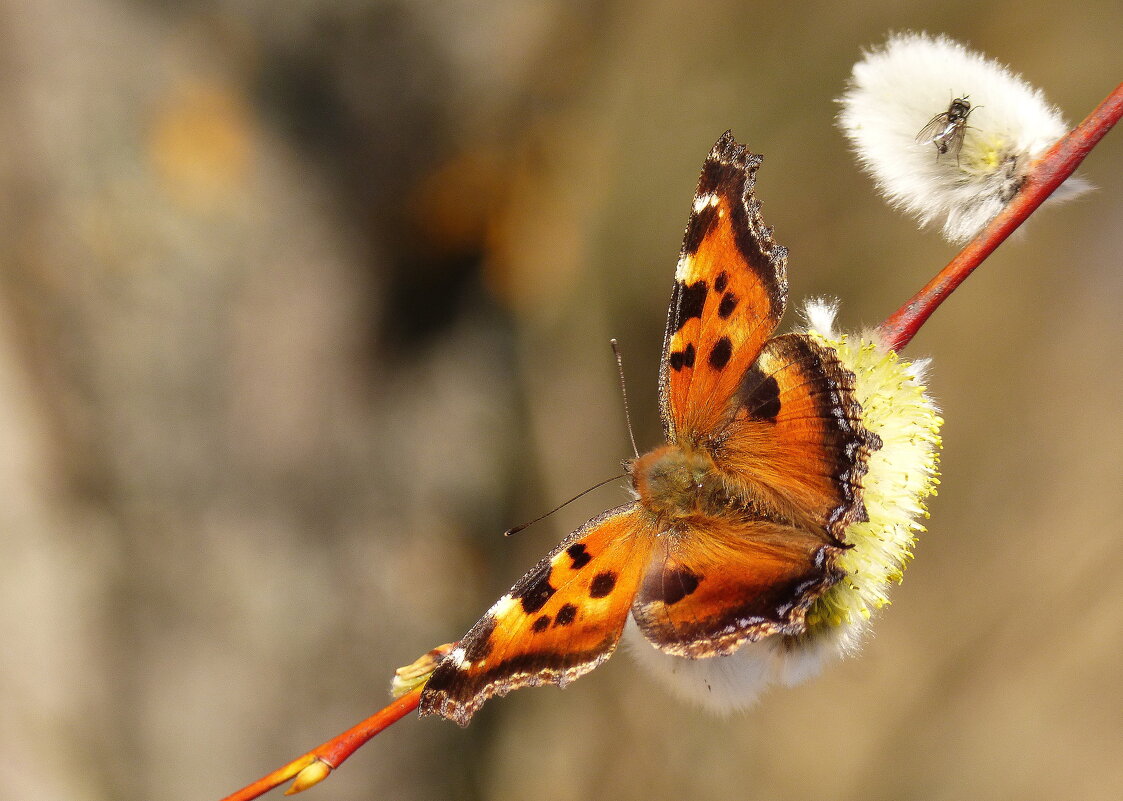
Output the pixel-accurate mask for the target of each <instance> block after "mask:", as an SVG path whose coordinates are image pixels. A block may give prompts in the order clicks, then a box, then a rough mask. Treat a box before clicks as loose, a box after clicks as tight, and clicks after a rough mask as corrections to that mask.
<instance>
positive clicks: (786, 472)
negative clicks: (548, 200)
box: [420, 132, 881, 726]
mask: <svg viewBox="0 0 1123 801" xmlns="http://www.w3.org/2000/svg"><path fill="white" fill-rule="evenodd" d="M760 163H761V158H760V157H759V156H756V155H753V154H752V153H749V152H748V150H747V149H746V148H745V147H744V146H743V145H739V144H737V142H735V141H734V139H733V136H732V134H731V133H729V132H726V133H725V134H724V135H723V136H722V137H721V138H720V139H719V140H718V141H717V144H715V145H714V148H713V150H712V151H711V152H710V155H709V157H708V158H707V159H706V162H705V164H704V165H703V167H702V176H701V178H700V179H699V182H698V192H697V194H696V195H695V197H694V204H693V210H692V212H691V215H690V221H689V223H688V224H687V227H686V236H685V239H684V240H683V245H682V253H681V255H680V256H679V261H678V268H677V270H676V272H675V285H674V291H673V293H672V295H671V307H670V311H669V313H668V318H667V331H666V335H665V337H664V341H663V356H662V362H661V364H660V371H659V398H660V403H659V406H660V412H661V417H662V421H663V432H664V434H665V435H666V439H667V444H665V445H662V446H660V447H658V448H656V449H655V450H653V451H650V452H649V453H646V454H644V455H643V456H640V457H639V458H637V459H634V460H630V461H628V462H627V463H626V465H625V469H626V470H627V473H628V475H629V477H630V480H631V484H632V488H633V490H634V493H635V496H636V499H635V500H634V501H633V502H631V503H628V504H625V505H623V506H619V507H617V508H615V509H611V510H609V511H607V512H605V513H603V514H601V515H600V516H598V517H596V518H594V519H592V520H590V521H589V522H588V523H586V524H585V525H584V526H582V527H581V528H579V529H578V530H577V531H575V532H573V533H572V534H571V535H569V536H568V537H567V538H566V539H565V540H563V541H562V543H561V544H560V545H558V546H557V548H555V549H554V550H553V551H551V552H550V554H549V555H548V556H546V558H545V559H543V560H542V561H541V562H539V563H538V564H537V565H536V566H535V567H534V568H533V569H532V570H531V571H530V572H529V573H527V574H526V575H525V576H523V577H522V578H521V579H519V580H518V582H516V583H515V586H514V587H512V588H511V590H510V592H508V593H507V594H506V595H504V596H503V597H502V598H500V599H499V600H498V601H497V602H496V603H495V604H494V605H493V606H492V607H491V609H489V610H488V612H487V614H485V615H484V616H483V618H481V619H480V621H479V622H478V623H476V625H475V626H473V627H472V629H471V630H470V631H469V632H468V633H467V634H466V635H464V637H463V638H462V639H461V640H460V642H459V644H458V646H457V647H456V648H455V649H453V650H452V651H451V652H449V653H448V654H447V655H446V656H445V657H444V658H443V659H442V660H441V661H440V663H439V664H438V665H437V667H436V669H435V670H434V672H433V674H432V676H431V678H430V679H429V682H428V684H427V685H426V686H425V690H424V691H423V693H422V696H421V701H420V711H421V714H422V715H428V714H438V715H442V716H444V717H446V718H449V719H450V720H453V721H455V722H457V723H459V724H460V725H462V726H465V725H467V724H468V722H469V720H471V717H472V715H473V714H475V712H476V710H477V709H479V708H480V706H481V705H482V704H483V703H484V702H485V701H486V700H487V699H488V698H491V697H492V696H494V695H505V694H506V693H507V692H509V691H510V690H514V689H517V688H519V687H527V686H534V685H540V684H548V683H553V684H557V685H559V686H564V685H565V684H567V683H568V682H570V681H572V680H573V679H576V678H578V677H579V676H582V675H584V674H585V673H588V672H589V671H590V670H592V669H593V668H595V667H596V666H597V665H599V664H600V663H601V662H603V661H604V660H606V659H608V657H609V656H611V654H612V652H613V650H615V648H616V644H617V642H618V641H619V640H620V635H621V632H622V631H623V629H624V625H625V623H626V622H627V619H628V614H629V612H630V613H631V615H632V616H633V618H634V619H635V621H636V624H637V625H638V627H639V630H640V631H641V632H642V634H643V635H644V636H645V637H646V638H647V639H648V640H649V641H650V642H651V643H652V644H653V645H654V646H655V647H656V648H657V649H659V650H660V651H663V652H665V653H667V654H673V655H676V656H680V657H688V658H692V659H699V658H705V657H714V656H721V655H725V654H730V653H732V652H733V651H735V650H737V648H739V647H740V646H741V645H742V644H744V643H746V642H751V641H755V640H760V639H762V638H764V637H770V636H780V637H798V636H799V635H800V634H802V633H803V632H804V631H805V629H806V623H805V616H806V613H807V610H808V608H809V607H810V606H811V604H812V603H814V602H815V600H816V599H818V598H819V597H820V596H822V595H823V593H824V592H826V591H827V590H828V589H829V588H830V587H831V586H832V585H833V584H835V583H836V582H838V581H839V580H840V579H841V578H842V576H843V573H842V571H841V570H840V569H839V568H838V567H837V566H836V561H837V559H838V555H839V554H840V553H841V552H842V551H843V550H844V549H845V548H847V547H848V546H847V542H846V538H845V532H846V528H847V526H849V525H850V524H851V523H855V522H858V521H864V520H865V519H866V511H865V507H864V505H863V503H862V483H861V482H862V476H863V475H864V474H865V472H866V462H867V460H868V458H869V454H870V453H871V452H872V451H874V450H876V449H877V448H879V447H880V446H881V442H880V440H879V439H878V437H877V436H876V435H874V434H872V433H870V432H869V431H868V430H866V428H865V427H864V426H863V425H862V423H861V408H860V407H859V405H858V403H857V401H855V400H854V394H853V382H854V376H853V374H852V373H850V372H849V371H848V370H846V369H845V368H844V367H843V366H842V365H841V364H840V363H839V360H838V358H837V357H836V356H835V354H834V351H833V350H831V349H830V348H828V347H825V346H824V345H821V344H819V343H818V342H817V341H816V340H815V339H813V338H812V337H810V336H808V335H805V334H784V335H782V336H777V337H773V336H772V334H773V332H774V331H775V329H776V326H777V325H778V324H779V322H780V318H781V317H782V316H783V314H784V306H785V304H786V302H787V288H788V287H787V278H786V276H785V263H786V261H787V251H786V250H785V249H784V248H783V247H781V246H779V245H777V244H776V243H775V242H774V241H773V239H772V230H771V229H770V228H768V227H767V226H766V225H765V224H764V222H763V220H762V219H761V217H760V204H759V202H758V201H757V199H756V197H755V195H754V194H753V188H754V186H755V183H756V170H757V168H758V167H759V166H760Z"/></svg>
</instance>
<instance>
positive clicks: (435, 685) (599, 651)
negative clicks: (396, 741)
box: [420, 504, 655, 726]
mask: <svg viewBox="0 0 1123 801" xmlns="http://www.w3.org/2000/svg"><path fill="white" fill-rule="evenodd" d="M647 520H648V519H647V518H646V517H645V515H644V513H643V512H642V511H641V510H640V509H639V508H638V507H637V505H636V504H627V505H625V506H621V507H618V508H616V509H613V510H611V511H608V512H605V513H604V514H602V515H600V516H599V517H596V518H594V519H593V520H590V521H589V522H588V523H586V524H585V525H584V526H582V527H581V528H580V529H578V530H577V531H575V532H574V533H573V534H571V535H570V536H569V537H567V538H566V539H565V540H563V541H562V543H561V544H560V545H559V546H558V547H557V548H555V549H554V550H553V551H551V552H550V554H549V555H548V556H546V558H544V559H543V560H542V561H541V562H539V563H538V564H537V565H536V566H535V567H534V568H533V569H532V570H531V571H530V572H528V573H527V574H526V575H525V576H523V577H522V578H521V579H519V580H518V582H516V583H515V586H514V587H512V588H511V590H510V592H508V593H507V594H506V595H504V596H503V597H502V598H500V599H499V600H498V601H497V602H496V603H495V604H494V605H493V606H492V607H491V609H490V610H488V612H487V614H486V615H484V616H483V617H482V618H481V619H480V620H479V622H477V623H476V625H475V626H473V627H472V629H471V630H470V631H469V632H468V633H467V634H466V635H465V636H464V637H463V638H462V639H461V640H460V642H459V644H458V646H457V647H456V648H455V649H454V650H453V651H452V652H450V653H449V654H448V655H447V656H446V657H445V658H444V659H442V660H441V662H440V664H439V665H438V666H437V668H436V670H434V672H433V675H432V676H431V677H430V679H429V681H428V683H427V684H426V685H425V690H424V691H423V692H422V695H421V702H420V713H421V714H422V715H430V714H437V715H441V716H443V717H446V718H448V719H449V720H452V721H455V722H456V723H458V724H460V725H461V726H467V725H468V722H469V721H470V720H471V718H472V715H473V714H475V712H476V710H477V709H479V708H480V706H481V705H483V703H484V702H485V701H486V700H487V699H488V698H491V697H492V696H494V695H506V694H507V693H508V692H510V691H511V690H515V689H518V688H520V687H529V686H536V685H540V684H557V685H558V686H560V687H564V686H565V685H566V684H568V683H569V682H571V681H573V680H574V679H576V678H578V677H580V676H583V675H584V674H586V673H588V672H589V671H590V670H592V669H593V668H595V667H596V666H597V665H599V664H600V663H601V662H603V661H604V660H606V659H608V657H609V656H611V655H612V652H613V650H615V648H616V643H617V642H618V641H619V639H620V634H621V632H622V631H623V628H624V623H625V622H626V620H627V617H628V611H629V609H630V608H631V605H632V599H633V598H634V597H635V593H636V587H637V586H638V584H639V581H640V577H641V576H642V574H643V571H644V568H645V567H646V564H647V562H648V557H649V556H650V553H651V550H652V548H653V547H654V541H655V538H654V532H653V531H652V530H651V528H650V523H649V522H647Z"/></svg>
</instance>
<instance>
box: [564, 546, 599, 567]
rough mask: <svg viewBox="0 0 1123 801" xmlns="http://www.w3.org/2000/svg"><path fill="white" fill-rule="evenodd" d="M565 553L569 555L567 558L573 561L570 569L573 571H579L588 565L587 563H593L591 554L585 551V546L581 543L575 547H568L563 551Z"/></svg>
mask: <svg viewBox="0 0 1123 801" xmlns="http://www.w3.org/2000/svg"><path fill="white" fill-rule="evenodd" d="M565 552H566V553H567V554H569V558H570V559H571V560H573V561H572V564H570V567H572V568H573V569H574V570H580V569H581V568H583V567H584V566H585V565H587V564H589V562H591V561H593V556H592V554H590V553H589V552H588V551H587V550H585V544H584V543H581V542H579V543H577V544H576V545H570V546H569V547H568V548H566V549H565Z"/></svg>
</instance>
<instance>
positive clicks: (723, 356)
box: [709, 337, 733, 370]
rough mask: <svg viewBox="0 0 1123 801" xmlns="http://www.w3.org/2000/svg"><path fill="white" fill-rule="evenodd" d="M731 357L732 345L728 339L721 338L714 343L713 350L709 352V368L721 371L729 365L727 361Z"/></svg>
mask: <svg viewBox="0 0 1123 801" xmlns="http://www.w3.org/2000/svg"><path fill="white" fill-rule="evenodd" d="M732 356H733V343H732V342H730V341H729V337H722V338H721V339H719V340H718V341H717V342H715V343H714V347H713V350H711V351H710V358H709V361H710V367H712V368H714V369H715V370H721V369H723V368H724V367H725V365H727V364H729V359H730V358H731V357H732Z"/></svg>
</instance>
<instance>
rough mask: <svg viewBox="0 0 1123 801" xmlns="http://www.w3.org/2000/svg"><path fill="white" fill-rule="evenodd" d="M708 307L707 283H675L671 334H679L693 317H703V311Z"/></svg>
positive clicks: (672, 299) (672, 298)
mask: <svg viewBox="0 0 1123 801" xmlns="http://www.w3.org/2000/svg"><path fill="white" fill-rule="evenodd" d="M705 306H706V282H705V281H695V282H694V283H693V284H689V285H687V284H684V283H683V282H682V281H675V289H674V293H673V296H672V297H671V309H672V312H671V313H672V314H673V315H674V318H673V320H672V325H671V332H672V333H678V332H679V331H681V330H682V327H683V326H684V325H686V321H687V320H690V319H691V318H693V317H699V318H700V317H701V316H702V309H704V308H705Z"/></svg>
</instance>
